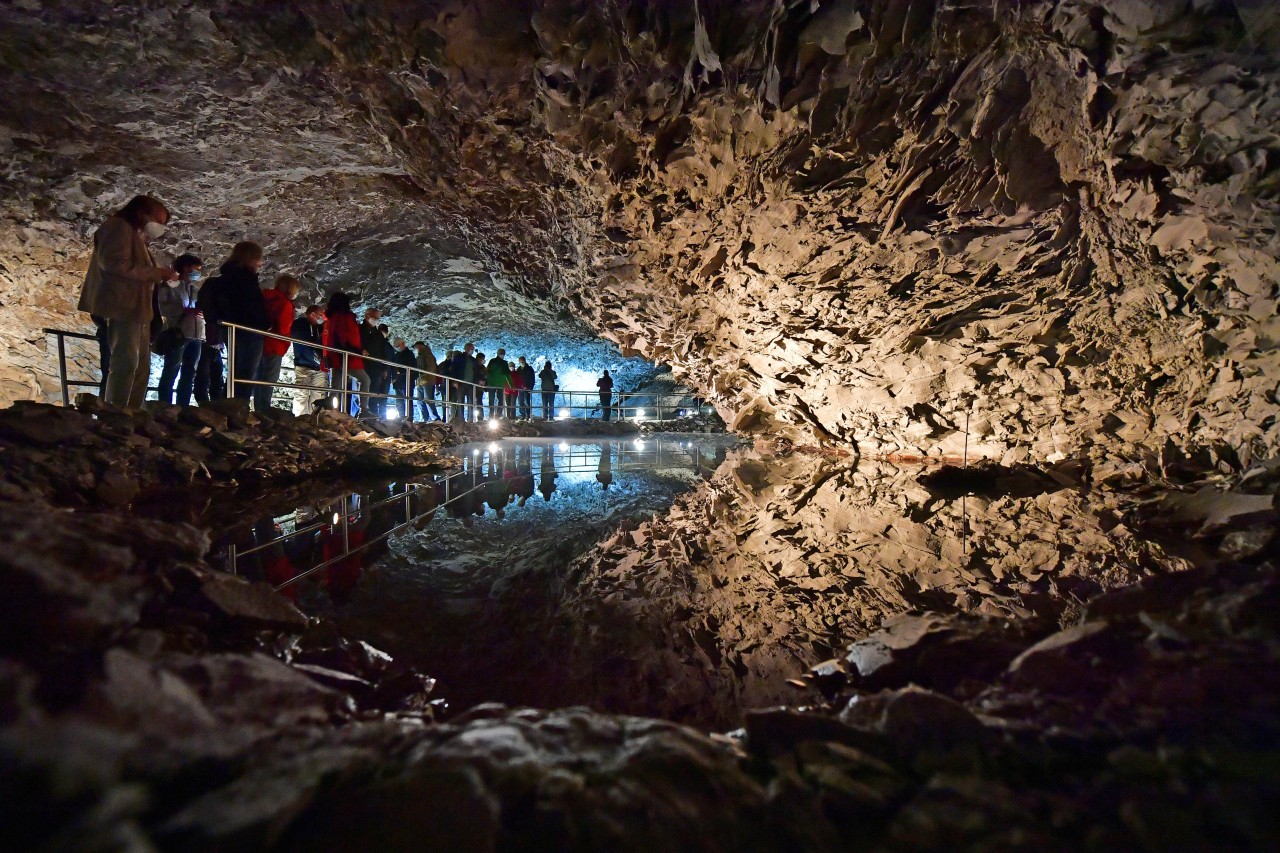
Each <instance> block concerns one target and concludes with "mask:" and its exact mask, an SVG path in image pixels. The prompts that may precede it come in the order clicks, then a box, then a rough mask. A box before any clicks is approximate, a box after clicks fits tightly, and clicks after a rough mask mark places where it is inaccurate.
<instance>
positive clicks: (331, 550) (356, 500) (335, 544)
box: [321, 495, 369, 604]
mask: <svg viewBox="0 0 1280 853" xmlns="http://www.w3.org/2000/svg"><path fill="white" fill-rule="evenodd" d="M350 500H351V506H350V508H348V509H346V514H347V536H346V542H345V543H344V542H343V541H342V540H343V537H342V524H341V522H339V523H338V524H335V525H333V526H332V527H330V528H329V533H328V536H327V537H326V541H325V543H324V546H323V552H324V558H325V560H326V561H327V560H332V559H334V558H335V557H341V559H338V560H336V561H335V562H334V563H333V564H332V565H330V566H328V567H327V568H326V569H325V570H324V580H322V581H321V583H322V584H323V585H324V587H325V590H326V591H327V592H328V593H329V600H330V601H332V602H333V603H334V604H346V603H347V602H348V601H350V600H351V594H352V593H353V592H354V591H355V588H356V584H357V583H358V582H359V581H360V575H361V574H362V573H363V571H364V567H363V566H362V565H361V557H362V554H361V552H359V551H357V550H356V549H357V548H359V547H360V546H361V545H363V544H364V543H365V539H366V537H367V535H368V534H367V532H366V529H367V528H368V526H369V513H367V512H361V511H360V496H359V495H351V498H350ZM344 544H345V546H346V548H345V550H344V547H343V546H344Z"/></svg>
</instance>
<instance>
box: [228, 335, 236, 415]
mask: <svg viewBox="0 0 1280 853" xmlns="http://www.w3.org/2000/svg"><path fill="white" fill-rule="evenodd" d="M226 329H227V375H228V376H230V377H231V378H230V380H228V382H227V396H228V397H230V398H231V399H232V400H234V399H235V398H236V327H235V326H233V325H231V324H230V323H227V324H226Z"/></svg>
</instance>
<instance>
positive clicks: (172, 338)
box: [151, 326, 187, 356]
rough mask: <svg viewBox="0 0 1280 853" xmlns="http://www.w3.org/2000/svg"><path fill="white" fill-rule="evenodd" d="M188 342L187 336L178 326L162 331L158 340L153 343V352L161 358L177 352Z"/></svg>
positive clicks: (157, 337)
mask: <svg viewBox="0 0 1280 853" xmlns="http://www.w3.org/2000/svg"><path fill="white" fill-rule="evenodd" d="M186 342H187V336H186V335H184V334H182V330H181V329H179V328H178V327H177V326H171V327H170V328H168V329H162V330H161V331H160V334H158V335H156V339H155V340H154V341H152V342H151V351H152V352H153V353H155V354H156V355H159V356H168V355H170V354H172V353H175V352H177V351H178V350H179V349H181V348H182V346H183V344H185V343H186Z"/></svg>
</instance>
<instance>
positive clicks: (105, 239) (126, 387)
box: [78, 195, 178, 408]
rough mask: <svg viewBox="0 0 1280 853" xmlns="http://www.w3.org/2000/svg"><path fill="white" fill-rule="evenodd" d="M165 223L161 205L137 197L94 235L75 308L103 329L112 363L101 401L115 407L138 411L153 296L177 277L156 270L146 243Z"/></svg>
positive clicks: (142, 394)
mask: <svg viewBox="0 0 1280 853" xmlns="http://www.w3.org/2000/svg"><path fill="white" fill-rule="evenodd" d="M168 222H169V211H168V210H167V209H166V208H165V206H164V205H163V204H161V203H160V202H159V201H158V200H157V199H154V198H151V197H150V196H145V195H140V196H136V197H134V198H133V199H132V200H131V201H130V202H129V203H128V204H126V205H125V206H124V207H123V208H121V209H120V210H119V212H117V213H114V214H112V215H111V216H109V217H108V218H107V221H106V222H104V223H102V226H101V227H100V228H99V229H98V230H97V231H96V232H94V235H93V254H92V256H90V258H89V269H88V271H87V272H86V273H85V277H84V284H83V285H82V286H81V288H80V301H79V304H78V307H79V308H80V310H81V311H84V312H87V313H88V314H89V315H90V316H95V317H100V318H102V320H103V321H104V322H105V324H106V327H107V343H108V348H109V350H110V357H109V358H108V359H107V367H108V372H107V379H106V391H105V393H104V394H103V398H104V399H105V400H106V401H107V402H108V403H111V404H112V405H115V406H128V407H131V408H137V407H139V406H141V405H142V401H143V400H145V399H146V396H147V378H148V377H149V376H150V374H151V318H152V315H153V310H152V299H153V292H154V290H155V287H156V285H158V284H160V283H161V282H164V281H174V280H176V279H177V277H178V274H177V272H175V271H174V270H172V269H170V268H169V267H160V266H156V264H155V261H154V260H152V258H151V252H150V251H149V250H148V249H147V241H148V240H157V239H159V238H160V237H161V236H163V235H164V231H165V227H166V226H167V225H168Z"/></svg>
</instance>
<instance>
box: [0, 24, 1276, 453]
mask: <svg viewBox="0 0 1280 853" xmlns="http://www.w3.org/2000/svg"><path fill="white" fill-rule="evenodd" d="M0 15H2V16H3V18H2V20H3V23H4V25H5V27H4V30H5V36H4V38H3V50H4V54H3V57H4V62H3V75H4V76H3V80H0V82H3V84H4V85H5V88H6V91H9V92H12V93H15V95H17V96H16V97H13V98H10V99H7V101H6V103H5V105H4V106H3V107H0V127H3V128H4V132H3V134H0V140H2V144H3V146H4V149H3V150H4V151H5V153H6V159H7V161H8V162H9V164H10V165H9V169H8V171H7V173H6V175H5V177H4V178H3V181H4V186H5V193H4V197H5V202H4V210H3V223H4V225H3V228H0V252H2V255H3V264H4V269H5V272H4V274H3V283H2V285H0V286H2V287H3V293H2V294H0V297H2V299H3V303H4V305H3V309H2V310H3V312H4V314H3V315H0V334H3V335H4V343H5V344H6V350H8V351H9V353H10V355H8V356H7V361H6V362H5V364H4V366H3V369H2V371H0V383H2V386H0V398H3V399H13V398H15V397H21V396H33V395H37V394H38V393H39V392H40V391H41V390H42V388H43V390H47V389H48V379H47V373H46V372H45V369H44V367H43V366H42V364H41V362H42V359H43V355H42V354H41V353H40V341H39V335H38V334H36V333H35V332H33V329H35V328H37V327H38V326H40V325H43V324H44V323H46V322H51V321H52V320H59V321H61V320H63V319H64V318H65V317H66V316H67V310H68V308H69V297H70V293H71V290H72V288H73V285H74V283H75V281H76V277H77V275H78V270H79V267H80V265H81V264H82V263H83V259H84V256H85V252H84V246H85V236H86V234H87V233H88V230H89V229H90V228H91V227H92V225H93V224H94V223H95V222H96V221H97V219H98V218H99V217H100V216H101V215H102V214H103V213H104V212H105V211H106V210H108V209H110V208H111V207H112V206H114V205H116V204H118V203H119V202H120V201H121V200H123V198H124V197H126V196H127V195H128V194H130V193H131V192H133V191H134V190H136V189H143V188H145V189H153V190H156V191H158V192H160V193H161V194H162V195H164V196H165V197H166V198H167V199H169V200H170V201H171V202H172V203H173V204H174V206H175V207H176V208H177V209H178V210H179V211H180V212H181V214H182V220H183V221H182V222H181V223H180V227H179V228H178V229H177V231H176V233H175V234H174V235H173V238H172V239H171V240H170V241H169V242H168V243H167V244H166V248H171V249H178V248H184V247H185V246H187V245H188V244H190V245H195V246H197V247H203V248H204V249H205V253H206V254H209V255H215V256H216V255H217V254H218V250H219V249H220V247H221V246H222V245H223V244H225V243H226V242H228V241H230V240H232V239H234V238H237V237H239V236H242V235H244V234H245V233H246V232H248V231H249V230H252V231H253V233H254V234H256V235H259V236H262V237H263V239H264V240H265V241H266V242H267V243H268V244H269V245H270V247H271V249H272V254H273V256H274V257H277V258H281V257H282V258H285V259H286V260H287V263H288V264H289V265H290V266H293V267H296V268H301V269H309V268H310V267H311V266H312V265H314V264H315V263H317V262H318V260H319V259H320V258H322V257H325V256H327V255H328V254H329V252H328V247H330V246H333V245H336V244H340V243H341V244H350V245H357V244H361V241H365V240H370V239H372V240H383V239H384V238H385V240H386V241H387V244H389V243H391V242H394V241H395V240H397V239H401V238H404V237H405V236H407V235H408V236H412V237H413V238H414V239H417V240H444V239H459V240H462V241H465V242H466V243H467V244H468V246H469V247H470V248H471V249H472V250H473V251H474V253H475V254H476V256H477V257H480V258H483V259H486V260H487V261H488V262H490V263H493V264H498V265H501V267H502V268H503V269H504V270H505V271H506V272H507V273H508V274H509V275H510V276H512V278H513V279H514V280H516V281H518V282H519V283H520V284H521V286H522V287H523V288H525V290H526V291H527V292H529V293H534V294H543V295H547V296H550V297H551V298H553V299H557V300H563V301H564V302H565V304H567V305H568V306H569V307H570V308H571V309H572V310H573V311H574V312H575V313H576V314H577V315H578V316H580V317H582V318H585V319H586V320H587V321H588V322H589V323H590V324H591V325H592V326H593V327H594V328H595V329H596V330H597V331H598V332H599V333H600V334H601V335H603V336H604V337H606V338H608V339H610V340H613V341H616V342H618V343H619V344H621V345H622V346H623V347H624V351H627V352H635V353H639V354H642V355H644V356H646V357H647V358H650V359H652V360H656V361H661V362H668V363H670V364H671V365H672V366H673V367H674V368H675V370H676V373H677V376H678V377H679V378H681V379H683V380H684V381H687V382H689V383H690V384H691V385H692V386H694V387H696V388H697V389H699V390H700V391H701V392H703V393H705V394H706V396H707V397H708V399H711V400H713V401H714V402H715V403H716V404H717V406H718V407H719V408H720V410H721V413H722V414H724V415H725V416H726V420H730V421H732V422H733V423H734V424H735V425H736V426H737V427H738V428H739V429H744V430H766V431H774V432H781V433H786V434H789V435H791V436H793V437H794V436H801V435H803V436H807V437H809V438H810V439H811V438H814V437H816V438H818V439H821V440H831V441H835V442H839V443H842V444H846V445H857V446H858V447H859V448H861V449H863V450H865V451H872V452H885V453H891V452H897V453H907V454H917V453H927V454H940V455H941V454H945V455H959V454H963V453H964V452H965V443H966V442H965V439H966V435H967V438H968V453H969V454H970V455H981V456H989V457H993V458H1000V459H1002V460H1003V461H1004V462H1006V463H1011V462H1016V461H1018V460H1020V459H1026V458H1035V459H1049V460H1052V459H1056V458H1059V457H1061V456H1064V455H1071V454H1075V453H1077V452H1079V451H1080V450H1081V449H1082V448H1085V447H1087V446H1089V445H1094V444H1097V445H1101V446H1103V447H1105V448H1111V449H1119V450H1120V451H1121V452H1122V453H1127V454H1128V455H1135V454H1138V453H1140V452H1141V451H1142V450H1143V449H1145V450H1147V451H1150V450H1152V449H1159V448H1161V447H1162V446H1163V445H1165V444H1166V442H1172V443H1173V444H1175V445H1179V446H1183V447H1196V446H1207V447H1212V448H1216V451H1215V452H1218V453H1219V455H1220V456H1221V457H1222V458H1223V460H1224V461H1225V462H1227V463H1228V464H1239V463H1241V462H1243V463H1247V462H1248V460H1249V458H1251V457H1252V456H1254V455H1256V454H1258V453H1262V454H1270V453H1272V452H1273V451H1274V449H1275V447H1276V445H1277V443H1278V442H1280V439H1278V437H1277V436H1278V435H1280V433H1278V432H1277V426H1276V421H1275V415H1276V411H1277V401H1276V379H1275V377H1276V375H1277V368H1278V367H1280V365H1277V361H1276V359H1277V356H1276V355H1275V350H1274V347H1275V341H1276V335H1277V332H1276V329H1275V322H1276V321H1275V316H1276V287H1277V283H1278V282H1280V265H1278V264H1277V257H1278V256H1280V243H1278V242H1277V241H1278V238H1277V233H1276V213H1277V188H1278V187H1280V183H1278V182H1277V181H1278V178H1277V176H1278V175H1280V171H1278V169H1280V155H1277V153H1276V152H1277V150H1278V149H1277V129H1278V126H1280V76H1278V75H1277V66H1276V59H1275V57H1276V52H1275V51H1274V50H1270V49H1269V48H1274V46H1275V45H1276V39H1277V36H1276V33H1277V27H1276V21H1275V15H1274V13H1271V12H1270V10H1269V9H1268V8H1267V7H1266V6H1265V4H1259V3H1252V2H1250V3H1243V2H1231V0H1216V2H1210V1H1209V0H1203V2H1199V1H1198V2H1194V3H1177V4H1174V3H1165V2H1162V1H1161V0H1062V1H1061V2H1051V1H1050V0H1038V2H1030V3H1012V2H997V3H994V4H962V3H954V2H934V0H830V2H822V3H783V4H775V3H772V2H764V0H751V2H733V3H723V2H700V3H688V4H685V3H678V4H650V3H646V2H622V3H611V4H605V3H598V2H592V0H557V1H556V2H551V1H550V0H548V2H536V3H534V2H528V3H525V2H514V0H487V2H481V3H460V2H435V3H424V4H415V5H414V6H413V7H407V6H404V5H403V4H399V3H394V2H386V3H380V2H375V3H365V4H361V5H360V7H359V8H358V9H353V8H352V7H350V5H349V4H339V3H336V2H331V0H299V2H296V3H293V4H289V5H273V6H272V7H271V8H270V9H269V10H265V9H263V8H262V7H261V5H260V4H250V3H240V2H229V0H202V2H197V3H193V4H190V5H188V6H184V7H182V8H180V9H171V8H169V7H163V8H161V7H157V8H155V9H151V10H149V12H148V13H147V14H146V15H143V16H138V15H136V13H135V12H134V11H133V10H132V9H126V8H125V7H124V6H123V5H121V6H113V5H111V4H102V3H87V2H85V3H81V2H74V0H66V2H61V3H58V4H52V5H50V4H41V5H40V6H36V5H33V4H11V5H9V6H6V7H5V9H4V10H3V11H2V12H0ZM42 377H43V378H42ZM1126 445H1128V446H1129V447H1130V448H1131V450H1126V449H1125V448H1126Z"/></svg>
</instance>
